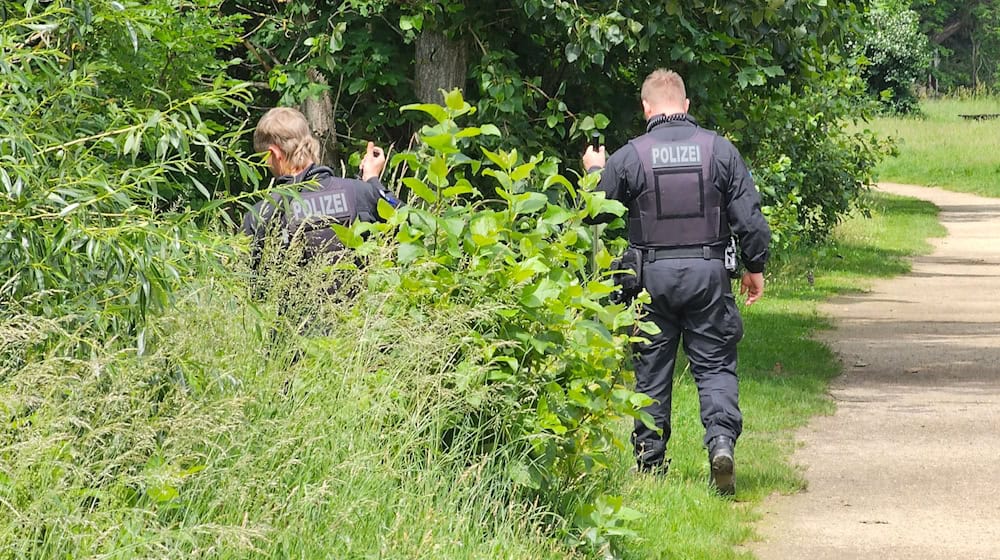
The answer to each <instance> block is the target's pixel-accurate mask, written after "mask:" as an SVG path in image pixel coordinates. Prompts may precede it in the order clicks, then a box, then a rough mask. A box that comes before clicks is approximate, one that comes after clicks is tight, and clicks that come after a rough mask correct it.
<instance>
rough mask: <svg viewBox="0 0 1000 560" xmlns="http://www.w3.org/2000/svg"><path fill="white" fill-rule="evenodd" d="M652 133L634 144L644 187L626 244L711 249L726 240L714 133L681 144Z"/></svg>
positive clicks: (633, 206)
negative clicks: (716, 175)
mask: <svg viewBox="0 0 1000 560" xmlns="http://www.w3.org/2000/svg"><path fill="white" fill-rule="evenodd" d="M668 130H670V129H667V130H664V129H658V130H653V131H652V132H649V133H647V134H644V135H643V136H640V137H638V138H636V139H635V140H632V141H631V142H630V143H631V144H632V146H633V147H635V149H636V151H637V152H638V154H639V159H640V161H642V168H643V171H644V172H645V175H646V186H645V188H643V190H642V192H641V193H639V196H637V197H636V198H635V199H634V200H633V201H632V202H630V203H629V207H628V211H629V228H628V231H629V242H630V243H631V244H632V245H633V246H636V247H644V248H658V247H684V246H691V245H715V244H718V243H719V242H721V241H723V240H725V239H728V237H729V221H728V219H727V218H726V215H725V212H724V210H723V205H724V201H723V197H722V193H721V192H719V189H717V188H716V187H715V182H714V177H713V176H712V158H713V156H714V155H715V154H714V148H713V146H714V144H715V137H716V135H715V133H714V132H710V131H708V130H704V129H702V128H694V127H692V128H691V130H692V131H693V134H692V135H691V136H690V137H688V138H685V139H683V140H677V139H666V138H668V137H667V136H666V134H665V133H666V132H668Z"/></svg>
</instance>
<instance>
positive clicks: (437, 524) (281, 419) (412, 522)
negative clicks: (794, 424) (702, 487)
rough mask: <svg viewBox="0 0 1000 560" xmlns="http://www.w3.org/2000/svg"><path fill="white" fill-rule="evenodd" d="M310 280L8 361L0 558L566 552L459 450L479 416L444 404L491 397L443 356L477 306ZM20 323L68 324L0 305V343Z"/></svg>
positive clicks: (494, 473)
mask: <svg viewBox="0 0 1000 560" xmlns="http://www.w3.org/2000/svg"><path fill="white" fill-rule="evenodd" d="M298 288H299V289H300V290H302V285H301V283H300V284H299V285H298ZM278 292H280V290H272V291H271V292H270V293H271V294H274V293H278ZM323 292H324V288H323V285H322V284H321V283H317V285H316V286H314V287H313V288H312V289H309V290H304V291H299V292H298V294H299V295H300V296H301V295H303V294H304V293H311V294H312V297H305V298H301V299H302V300H303V301H312V305H311V306H310V305H307V304H303V305H299V306H294V307H290V306H289V305H288V301H287V300H284V301H280V302H279V301H275V300H274V299H273V298H272V299H271V300H270V301H267V302H265V303H257V302H255V301H253V300H250V299H248V298H247V295H246V292H245V291H241V290H239V289H235V290H234V289H233V288H232V287H231V286H229V285H227V284H222V283H217V282H206V283H205V284H204V285H200V286H197V287H194V288H192V290H191V291H190V293H189V294H188V296H187V297H186V298H185V299H184V300H183V301H181V302H180V303H179V305H178V306H177V308H176V309H175V310H174V311H172V312H171V313H169V314H167V315H165V316H163V317H161V318H159V319H158V320H156V321H155V322H154V323H153V324H151V325H150V330H151V332H153V333H155V334H154V335H152V338H151V340H150V341H149V343H148V348H149V349H148V351H147V353H146V354H145V355H142V356H139V355H136V353H135V352H134V351H119V352H112V351H110V350H109V351H107V352H101V351H98V352H96V353H95V354H94V355H93V356H92V357H91V358H90V359H86V360H80V359H70V358H64V357H60V356H58V355H57V353H56V354H52V355H49V356H47V357H45V358H44V359H36V360H33V361H31V362H30V363H18V364H8V365H6V367H4V369H3V370H2V371H0V419H2V420H3V422H4V423H5V425H4V426H3V428H2V429H0V511H2V512H3V513H2V514H0V557H3V558H39V559H41V558H68V557H99V558H143V557H155V558H365V557H368V558H373V557H377V558H526V559H527V558H550V557H551V558H563V557H566V556H568V555H572V554H573V553H572V551H571V550H569V549H567V548H564V547H562V545H560V544H559V543H558V542H555V541H552V540H550V537H547V536H543V532H542V528H545V529H547V530H548V532H547V533H546V534H548V535H550V534H551V528H552V526H553V525H555V526H559V525H560V524H561V523H562V521H561V520H559V519H554V518H552V517H550V516H548V514H546V513H545V512H544V510H542V509H534V508H533V507H532V506H531V505H530V504H525V503H524V502H523V501H520V500H516V499H514V492H515V488H514V487H513V485H512V484H511V483H510V482H509V480H510V477H509V476H508V475H507V473H506V472H505V471H504V470H502V469H501V468H499V466H498V465H499V464H500V463H499V458H500V457H501V456H502V454H503V450H500V451H494V452H492V453H489V452H483V450H481V449H472V448H470V446H473V445H480V446H481V445H482V439H480V438H477V437H473V435H481V433H482V432H483V431H487V430H489V429H491V428H493V426H491V423H492V419H490V418H479V419H475V424H470V422H469V421H467V420H468V419H465V418H461V417H459V418H456V417H455V415H456V414H457V413H459V412H460V411H461V410H463V409H464V408H465V407H464V406H463V405H464V403H465V402H466V401H467V400H469V399H473V398H487V399H488V398H489V397H490V395H489V394H488V392H487V391H485V390H483V389H482V387H481V384H477V383H476V382H475V381H474V380H473V378H474V377H475V372H470V371H463V370H461V369H458V370H456V369H455V368H454V367H452V365H453V364H454V357H455V356H456V355H457V354H461V352H462V351H463V347H464V345H465V343H466V341H467V337H468V336H469V333H470V332H471V331H472V325H473V323H475V322H476V321H477V320H479V319H480V317H481V316H482V313H481V312H480V311H479V310H476V309H468V308H464V309H463V308H461V307H458V306H454V307H452V308H450V309H448V311H447V312H443V311H441V312H434V311H433V310H431V311H429V312H427V313H416V312H412V308H410V311H408V312H406V313H401V312H399V310H400V309H406V308H405V307H403V306H396V305H394V301H393V298H394V297H396V296H394V295H393V294H392V293H386V292H382V293H378V292H370V293H369V292H362V294H361V295H359V296H358V298H357V299H353V300H347V299H343V298H339V299H338V298H335V297H334V298H329V297H325V298H321V297H320V295H319V294H321V293H323ZM286 294H287V292H286ZM317 302H322V303H317ZM279 308H280V310H281V315H280V316H279V315H278V313H277V311H278V310H279ZM26 323H28V324H32V325H35V326H34V327H33V328H34V330H35V331H36V332H34V333H32V336H45V335H46V334H49V335H54V336H68V334H69V333H65V332H59V327H58V325H56V324H52V323H49V324H47V325H41V324H39V323H37V322H33V321H32V320H31V318H29V317H8V318H5V319H4V320H3V322H2V323H0V340H3V341H4V344H5V347H4V348H3V350H4V351H5V352H4V354H5V355H13V354H16V353H17V350H18V349H17V348H14V347H13V346H20V347H21V348H22V349H23V348H25V347H27V346H28V345H29V344H30V340H26V337H24V336H22V335H20V334H19V333H21V332H22V330H21V329H22V328H23V327H24V325H25V324H26ZM456 426H459V427H462V428H466V429H465V430H464V431H463V430H456V429H453V430H452V431H451V432H447V433H446V431H447V429H448V428H449V427H451V428H454V427H456ZM477 429H478V430H480V432H476V430H477ZM449 434H450V435H451V439H450V440H448V445H447V446H445V447H444V448H442V441H445V439H446V438H447V436H448V435H449ZM470 434H472V435H470Z"/></svg>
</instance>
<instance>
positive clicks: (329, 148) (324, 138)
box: [301, 68, 337, 167]
mask: <svg viewBox="0 0 1000 560" xmlns="http://www.w3.org/2000/svg"><path fill="white" fill-rule="evenodd" d="M306 76H308V77H309V81H310V82H312V83H314V84H322V85H324V86H325V85H327V82H326V77H325V76H323V74H321V73H320V72H319V70H317V69H315V68H310V69H309V70H307V71H306ZM301 110H302V114H303V115H305V116H306V120H308V121H309V127H310V128H311V129H312V132H313V136H315V137H316V139H317V140H319V159H320V161H318V162H316V163H320V164H323V165H329V166H331V167H332V166H333V165H334V162H333V161H332V159H333V158H334V156H335V155H336V153H337V123H336V122H335V121H334V120H333V100H332V98H331V97H330V90H329V89H325V90H323V93H322V94H320V95H319V96H318V97H310V98H308V99H305V100H304V101H302V104H301Z"/></svg>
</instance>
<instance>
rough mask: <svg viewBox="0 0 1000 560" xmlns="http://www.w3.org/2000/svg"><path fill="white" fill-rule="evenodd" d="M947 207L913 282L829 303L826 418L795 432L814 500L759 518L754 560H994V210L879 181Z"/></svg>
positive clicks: (997, 456) (997, 407)
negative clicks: (831, 410) (830, 364)
mask: <svg viewBox="0 0 1000 560" xmlns="http://www.w3.org/2000/svg"><path fill="white" fill-rule="evenodd" d="M879 188H880V190H883V191H886V192H890V193H894V194H901V195H905V196H911V197H915V198H920V199H923V200H928V201H931V202H933V203H934V204H936V205H937V206H938V207H940V208H941V214H940V220H941V223H942V224H943V225H944V226H945V227H946V228H947V230H948V236H947V237H945V238H941V239H937V240H933V243H934V245H935V250H934V252H933V254H931V255H928V256H924V257H917V258H916V259H914V261H913V271H912V272H911V273H910V274H908V275H906V276H902V277H898V278H893V279H889V280H884V281H879V282H877V283H876V284H875V285H874V286H873V288H872V290H871V291H870V292H867V293H864V294H857V295H850V296H845V297H839V298H836V299H834V300H831V301H830V302H828V303H827V304H825V305H824V307H823V308H822V311H823V312H824V313H826V314H829V315H830V316H832V317H833V318H834V320H835V323H836V329H835V330H832V331H828V332H825V333H823V334H822V339H823V340H824V341H825V342H827V343H829V344H830V345H831V346H832V348H834V350H835V351H836V352H837V353H838V354H839V355H840V357H841V360H842V362H843V366H844V370H845V371H844V374H843V375H842V376H841V377H839V378H838V379H837V380H836V381H835V382H834V384H833V387H832V390H831V393H832V395H833V398H834V399H835V401H836V403H837V412H836V413H835V414H834V415H833V416H827V417H819V418H816V419H815V420H814V421H812V422H811V423H810V424H809V426H808V427H806V428H804V429H803V430H802V431H801V432H800V433H799V434H798V440H799V441H800V442H801V443H802V446H801V447H800V448H799V449H798V450H797V451H796V453H795V455H794V457H793V460H794V461H795V462H796V463H797V464H800V465H802V466H803V467H804V469H805V477H806V479H807V480H808V489H807V490H806V491H804V492H801V493H799V494H796V495H792V496H774V497H772V498H769V499H767V500H766V501H765V502H764V504H763V505H762V507H761V510H762V511H763V512H764V518H763V519H762V520H761V522H760V523H759V524H758V530H759V532H760V534H761V537H762V540H761V541H760V542H755V543H752V545H751V546H750V549H751V550H752V551H753V552H754V554H756V556H757V557H758V558H760V559H762V560H771V559H774V560H788V559H799V558H804V559H808V560H827V559H831V560H832V559H837V560H845V559H861V558H875V559H878V560H894V559H921V560H924V559H948V560H953V559H977V560H978V559H995V560H1000V472H998V466H1000V199H988V198H982V197H977V196H973V195H967V194H959V193H953V192H948V191H944V190H940V189H932V188H925V187H915V186H909V185H897V184H890V183H884V184H882V185H880V186H879Z"/></svg>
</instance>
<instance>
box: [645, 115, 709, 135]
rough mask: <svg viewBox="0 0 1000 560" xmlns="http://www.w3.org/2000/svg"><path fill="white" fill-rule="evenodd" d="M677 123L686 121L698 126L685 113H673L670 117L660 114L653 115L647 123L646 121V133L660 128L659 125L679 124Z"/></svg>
mask: <svg viewBox="0 0 1000 560" xmlns="http://www.w3.org/2000/svg"><path fill="white" fill-rule="evenodd" d="M679 121H687V122H689V123H691V124H698V123H696V122H695V120H694V119H692V118H691V116H690V115H688V114H687V113H673V114H670V115H664V114H663V113H660V114H658V115H653V116H652V117H650V118H649V120H648V121H646V132H649V131H651V130H653V129H654V128H656V127H658V126H660V125H661V124H664V123H668V122H679Z"/></svg>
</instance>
